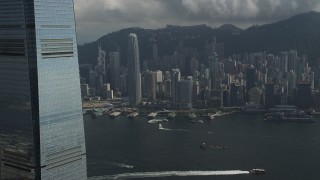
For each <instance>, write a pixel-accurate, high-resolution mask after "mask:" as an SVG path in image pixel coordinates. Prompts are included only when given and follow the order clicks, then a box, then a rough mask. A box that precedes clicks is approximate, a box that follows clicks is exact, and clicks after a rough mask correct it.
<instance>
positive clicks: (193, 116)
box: [188, 113, 197, 121]
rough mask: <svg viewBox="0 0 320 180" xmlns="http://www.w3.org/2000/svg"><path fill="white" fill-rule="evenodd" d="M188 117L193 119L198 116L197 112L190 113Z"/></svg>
mask: <svg viewBox="0 0 320 180" xmlns="http://www.w3.org/2000/svg"><path fill="white" fill-rule="evenodd" d="M188 118H189V119H190V120H191V121H192V120H195V119H196V118H197V115H196V114H195V113H188Z"/></svg>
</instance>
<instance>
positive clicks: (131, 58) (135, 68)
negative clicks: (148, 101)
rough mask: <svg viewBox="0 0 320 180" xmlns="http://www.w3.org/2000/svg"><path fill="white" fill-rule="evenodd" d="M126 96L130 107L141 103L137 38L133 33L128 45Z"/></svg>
mask: <svg viewBox="0 0 320 180" xmlns="http://www.w3.org/2000/svg"><path fill="white" fill-rule="evenodd" d="M128 94H129V104H130V105H132V106H135V105H138V104H139V103H140V102H141V73H140V62H139V46H138V37H137V35H136V34H133V33H131V34H130V35H129V44H128Z"/></svg>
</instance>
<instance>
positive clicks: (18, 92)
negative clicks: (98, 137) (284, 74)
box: [0, 0, 87, 180]
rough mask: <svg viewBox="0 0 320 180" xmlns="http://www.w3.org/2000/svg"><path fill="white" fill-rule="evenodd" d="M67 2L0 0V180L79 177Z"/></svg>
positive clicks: (81, 162)
mask: <svg viewBox="0 0 320 180" xmlns="http://www.w3.org/2000/svg"><path fill="white" fill-rule="evenodd" d="M77 56H78V52H77V42H76V32H75V20H74V9H73V1H72V0H56V1H52V0H10V1H8V0H0V86H1V87H0V114H1V116H0V156H1V158H0V159H1V161H0V163H1V164H0V179H68V180H69V179H77V180H78V179H86V178H87V177H86V176H87V172H86V155H85V154H86V149H85V139H84V126H83V117H82V106H81V94H80V79H79V65H78V57H77Z"/></svg>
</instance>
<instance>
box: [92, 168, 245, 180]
mask: <svg viewBox="0 0 320 180" xmlns="http://www.w3.org/2000/svg"><path fill="white" fill-rule="evenodd" d="M249 173H250V172H249V171H241V170H230V171H163V172H136V173H123V174H115V175H106V176H94V177H90V178H89V180H107V179H134V178H159V177H170V176H180V177H185V176H227V175H242V174H249Z"/></svg>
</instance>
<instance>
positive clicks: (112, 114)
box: [110, 111, 121, 118]
mask: <svg viewBox="0 0 320 180" xmlns="http://www.w3.org/2000/svg"><path fill="white" fill-rule="evenodd" d="M120 114H121V112H118V111H115V112H113V113H111V114H110V117H111V118H116V117H118V116H120Z"/></svg>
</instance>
